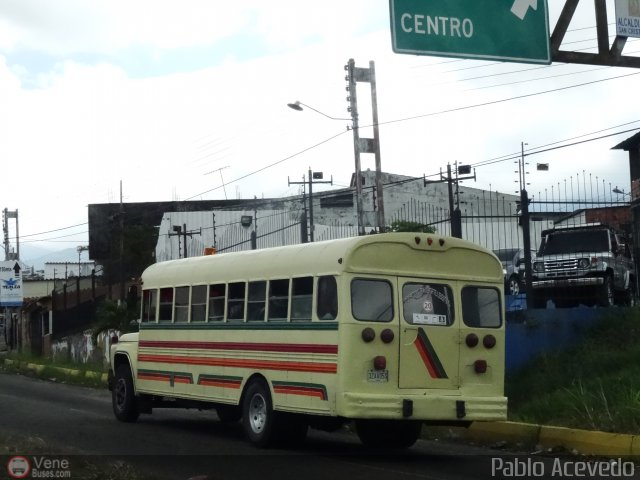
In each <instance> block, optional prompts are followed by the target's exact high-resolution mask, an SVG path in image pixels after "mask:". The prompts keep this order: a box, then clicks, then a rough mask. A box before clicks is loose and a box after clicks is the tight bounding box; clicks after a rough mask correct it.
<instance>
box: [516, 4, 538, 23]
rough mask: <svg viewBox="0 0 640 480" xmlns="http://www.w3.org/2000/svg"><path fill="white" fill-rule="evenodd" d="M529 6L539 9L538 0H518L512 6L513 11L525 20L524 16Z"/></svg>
mask: <svg viewBox="0 0 640 480" xmlns="http://www.w3.org/2000/svg"><path fill="white" fill-rule="evenodd" d="M529 7H531V8H533V9H534V10H537V9H538V0H516V1H515V2H513V6H512V7H511V13H513V14H514V15H515V16H516V17H518V18H519V19H520V20H524V17H525V16H526V15H527V12H528V11H529Z"/></svg>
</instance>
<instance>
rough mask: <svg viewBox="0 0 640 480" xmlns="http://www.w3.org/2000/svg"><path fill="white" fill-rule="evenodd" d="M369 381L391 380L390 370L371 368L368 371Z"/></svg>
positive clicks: (382, 381) (381, 381)
mask: <svg viewBox="0 0 640 480" xmlns="http://www.w3.org/2000/svg"><path fill="white" fill-rule="evenodd" d="M367 381H369V382H376V383H384V382H388V381H389V370H369V371H368V372H367Z"/></svg>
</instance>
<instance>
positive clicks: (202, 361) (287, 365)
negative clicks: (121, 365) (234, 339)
mask: <svg viewBox="0 0 640 480" xmlns="http://www.w3.org/2000/svg"><path fill="white" fill-rule="evenodd" d="M138 361H140V362H151V363H177V364H181V365H209V366H215V367H238V368H255V369H265V370H285V371H290V372H317V373H336V372H337V371H338V367H337V365H336V364H335V363H308V362H276V361H259V360H244V359H227V358H205V357H178V356H173V355H145V354H142V355H138Z"/></svg>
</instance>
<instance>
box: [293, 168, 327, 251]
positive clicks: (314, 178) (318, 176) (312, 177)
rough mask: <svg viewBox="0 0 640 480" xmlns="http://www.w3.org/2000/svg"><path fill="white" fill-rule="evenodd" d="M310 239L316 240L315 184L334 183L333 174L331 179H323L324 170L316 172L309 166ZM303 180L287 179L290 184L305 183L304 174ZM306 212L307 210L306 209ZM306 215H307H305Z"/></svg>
mask: <svg viewBox="0 0 640 480" xmlns="http://www.w3.org/2000/svg"><path fill="white" fill-rule="evenodd" d="M308 178H309V239H310V240H311V242H313V241H314V233H313V230H314V227H313V184H314V183H329V184H331V185H333V176H331V180H324V181H323V180H322V178H323V173H322V172H314V171H312V170H311V167H309V177H308ZM302 179H303V181H302V182H292V181H291V180H289V179H288V178H287V181H288V183H289V185H296V184H297V185H299V184H304V183H305V182H304V176H303V177H302ZM305 213H306V210H305ZM305 216H306V215H305Z"/></svg>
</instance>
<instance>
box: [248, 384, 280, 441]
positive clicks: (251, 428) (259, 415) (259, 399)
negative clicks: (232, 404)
mask: <svg viewBox="0 0 640 480" xmlns="http://www.w3.org/2000/svg"><path fill="white" fill-rule="evenodd" d="M276 423H277V412H275V411H274V410H273V402H272V400H271V392H270V391H269V386H268V385H267V384H266V382H265V381H264V380H261V379H256V380H252V381H251V383H250V384H249V385H248V386H247V389H246V390H245V394H244V399H243V402H242V427H243V429H244V433H245V435H246V437H247V439H248V440H249V442H251V443H252V444H253V445H255V446H256V447H260V448H267V447H270V446H271V445H273V443H274V442H275V440H276V430H277V429H276Z"/></svg>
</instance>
